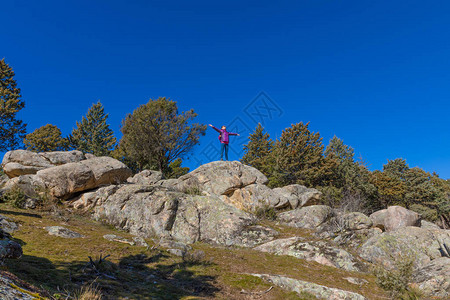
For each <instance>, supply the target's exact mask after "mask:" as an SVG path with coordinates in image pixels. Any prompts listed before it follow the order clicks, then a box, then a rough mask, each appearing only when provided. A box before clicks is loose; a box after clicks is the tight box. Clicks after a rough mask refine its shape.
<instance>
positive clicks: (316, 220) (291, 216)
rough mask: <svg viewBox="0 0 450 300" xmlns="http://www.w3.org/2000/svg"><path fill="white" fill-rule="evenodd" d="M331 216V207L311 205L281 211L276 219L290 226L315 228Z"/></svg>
mask: <svg viewBox="0 0 450 300" xmlns="http://www.w3.org/2000/svg"><path fill="white" fill-rule="evenodd" d="M332 216H333V210H332V209H331V207H329V206H326V205H312V206H306V207H302V208H298V209H294V210H291V211H287V212H284V213H281V214H279V215H278V220H279V221H280V222H283V223H285V224H286V225H288V226H292V227H297V228H309V229H315V228H317V227H319V226H320V225H321V224H322V223H324V222H325V221H327V220H328V219H330V218H331V217H332Z"/></svg>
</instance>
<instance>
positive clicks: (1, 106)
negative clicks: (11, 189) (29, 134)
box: [0, 59, 26, 151]
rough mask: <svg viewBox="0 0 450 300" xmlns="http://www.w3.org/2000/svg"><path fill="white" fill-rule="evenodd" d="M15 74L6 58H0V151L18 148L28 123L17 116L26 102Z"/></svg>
mask: <svg viewBox="0 0 450 300" xmlns="http://www.w3.org/2000/svg"><path fill="white" fill-rule="evenodd" d="M14 75H15V74H14V71H13V69H12V68H11V67H10V66H9V65H8V64H7V63H6V62H5V60H4V59H2V60H0V151H8V150H11V149H16V148H17V147H18V146H19V145H20V143H21V141H22V139H23V138H24V137H25V133H26V124H24V123H23V122H22V121H21V120H18V119H17V117H16V114H17V113H18V112H19V111H20V110H21V109H22V108H24V107H25V103H24V102H23V101H22V100H21V95H20V89H19V88H18V87H17V83H16V81H15V80H14Z"/></svg>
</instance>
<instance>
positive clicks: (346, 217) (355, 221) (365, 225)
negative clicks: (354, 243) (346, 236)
mask: <svg viewBox="0 0 450 300" xmlns="http://www.w3.org/2000/svg"><path fill="white" fill-rule="evenodd" d="M338 220H339V221H338V222H340V223H342V224H343V226H344V228H345V230H361V229H369V228H370V227H372V225H373V222H372V220H371V219H370V218H369V217H368V216H366V215H365V214H363V213H360V212H351V213H346V214H343V215H341V216H339V217H338Z"/></svg>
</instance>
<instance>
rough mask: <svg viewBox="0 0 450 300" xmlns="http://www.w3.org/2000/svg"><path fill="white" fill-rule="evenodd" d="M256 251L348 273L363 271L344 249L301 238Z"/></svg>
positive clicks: (263, 245) (287, 239)
mask: <svg viewBox="0 0 450 300" xmlns="http://www.w3.org/2000/svg"><path fill="white" fill-rule="evenodd" d="M254 249H255V250H258V251H262V252H269V253H274V254H277V255H289V256H293V257H297V258H301V259H305V260H308V261H315V262H317V263H319V264H322V265H326V266H330V267H335V268H338V269H344V270H347V271H361V267H362V266H363V264H362V263H361V262H358V261H357V260H356V258H355V257H354V256H353V255H351V254H350V253H348V252H347V251H345V250H343V249H339V248H336V247H332V246H330V245H328V244H327V243H326V242H324V241H305V240H304V239H303V238H301V237H293V238H286V239H277V240H274V241H271V242H268V243H265V244H262V245H259V246H258V247H256V248H254Z"/></svg>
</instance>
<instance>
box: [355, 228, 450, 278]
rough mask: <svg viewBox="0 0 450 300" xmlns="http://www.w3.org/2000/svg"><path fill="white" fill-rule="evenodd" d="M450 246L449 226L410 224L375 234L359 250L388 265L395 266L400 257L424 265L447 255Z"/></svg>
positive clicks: (365, 257) (381, 263) (419, 266)
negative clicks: (439, 228)
mask: <svg viewBox="0 0 450 300" xmlns="http://www.w3.org/2000/svg"><path fill="white" fill-rule="evenodd" d="M449 246H450V231H449V230H443V229H441V230H432V229H425V228H420V227H413V226H408V227H403V228H400V229H397V230H395V231H391V232H384V233H382V234H379V235H375V236H373V237H372V238H370V239H369V240H368V241H367V242H366V243H364V244H363V245H362V246H361V248H360V249H359V250H358V252H359V255H360V256H361V257H362V258H363V259H365V260H367V261H369V262H371V263H375V264H379V265H383V266H384V267H386V268H388V269H392V268H395V265H396V261H397V260H398V259H412V260H414V262H415V264H416V267H418V268H421V267H424V266H425V265H427V264H428V263H430V261H431V260H434V259H437V258H440V257H444V256H448V253H446V248H449V249H450V247H449Z"/></svg>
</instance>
